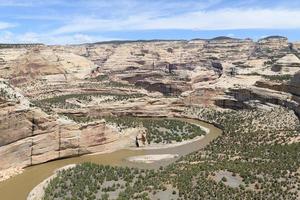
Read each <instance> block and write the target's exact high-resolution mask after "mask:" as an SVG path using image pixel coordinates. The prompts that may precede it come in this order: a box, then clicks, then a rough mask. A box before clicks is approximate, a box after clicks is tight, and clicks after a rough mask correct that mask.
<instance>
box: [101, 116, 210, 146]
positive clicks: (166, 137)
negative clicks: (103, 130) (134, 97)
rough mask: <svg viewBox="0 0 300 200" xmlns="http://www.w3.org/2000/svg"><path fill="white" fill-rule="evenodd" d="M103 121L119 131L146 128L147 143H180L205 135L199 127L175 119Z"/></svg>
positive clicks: (112, 118)
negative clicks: (114, 125)
mask: <svg viewBox="0 0 300 200" xmlns="http://www.w3.org/2000/svg"><path fill="white" fill-rule="evenodd" d="M105 120H106V121H107V122H108V123H113V124H116V125H117V126H118V127H120V128H121V129H124V128H133V127H139V126H142V127H144V128H146V131H147V141H148V142H149V143H152V142H154V143H172V142H181V141H183V140H189V139H193V138H195V137H197V136H201V135H204V134H205V131H203V130H202V129H201V128H200V127H199V126H197V125H195V124H192V123H188V122H185V121H181V120H177V119H152V118H137V117H106V118H105Z"/></svg>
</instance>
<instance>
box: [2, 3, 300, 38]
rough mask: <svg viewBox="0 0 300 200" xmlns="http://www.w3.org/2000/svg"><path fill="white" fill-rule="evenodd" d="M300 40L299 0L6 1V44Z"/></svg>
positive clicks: (3, 6)
mask: <svg viewBox="0 0 300 200" xmlns="http://www.w3.org/2000/svg"><path fill="white" fill-rule="evenodd" d="M220 35H223V36H230V37H238V38H246V37H251V38H253V39H255V40H256V39H259V38H261V37H265V36H269V35H283V36H287V37H289V39H290V40H291V41H300V1H299V0H205V1H204V0H0V43H29V42H30V43H32V42H42V43H46V44H75V43H85V42H95V41H106V40H135V39H192V38H212V37H216V36H220Z"/></svg>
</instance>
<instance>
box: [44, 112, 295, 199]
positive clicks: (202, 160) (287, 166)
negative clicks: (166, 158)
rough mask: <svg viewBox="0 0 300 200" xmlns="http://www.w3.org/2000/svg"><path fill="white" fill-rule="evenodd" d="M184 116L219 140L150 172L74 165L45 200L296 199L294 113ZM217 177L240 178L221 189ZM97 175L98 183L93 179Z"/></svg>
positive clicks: (49, 189)
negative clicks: (205, 124)
mask: <svg viewBox="0 0 300 200" xmlns="http://www.w3.org/2000/svg"><path fill="white" fill-rule="evenodd" d="M186 114H187V115H189V116H193V117H196V116H197V117H198V118H199V119H202V120H206V121H209V122H211V123H215V124H219V125H221V126H222V129H223V131H224V132H223V134H222V136H220V137H219V138H217V139H216V140H214V141H213V142H212V143H211V144H209V145H208V146H207V147H206V148H205V149H203V150H200V151H198V152H195V153H192V154H190V155H187V156H184V157H182V158H180V159H179V160H178V161H177V162H175V163H173V164H171V165H169V166H167V167H165V168H160V169H159V170H155V171H153V170H138V169H130V168H124V167H108V166H98V165H94V164H84V165H79V166H77V167H76V168H74V169H70V170H67V171H64V172H62V173H61V174H60V175H59V176H58V177H57V178H55V179H53V181H52V182H51V184H50V185H49V186H48V187H47V189H46V195H45V199H61V198H62V197H64V196H63V195H62V194H66V197H69V198H71V199H77V198H78V199H91V198H94V197H95V199H105V198H108V199H109V198H115V199H158V198H159V197H157V196H156V197H154V196H151V195H153V194H158V193H160V192H162V191H169V189H170V188H171V191H172V194H174V196H173V197H174V198H175V199H295V200H296V199H299V190H300V184H299V183H300V176H299V175H300V174H299V165H300V163H299V162H300V160H299V157H300V144H299V142H297V140H296V138H297V137H299V130H300V129H299V121H298V119H297V118H296V117H295V116H294V114H293V113H291V112H289V111H288V110H286V109H283V108H274V109H273V110H270V111H264V110H252V111H249V110H248V111H216V110H211V109H204V108H195V107H194V108H189V109H187V110H186ZM99 169H107V170H99ZM108 169H109V170H108ZM220 171H228V172H230V173H231V174H232V175H231V176H239V177H241V179H242V181H241V183H240V184H239V186H238V187H231V186H230V185H229V184H226V183H227V181H229V180H228V179H227V178H226V177H223V178H222V179H221V180H220V181H216V180H215V179H214V178H213V177H214V176H216V174H217V173H218V172H220ZM99 172H100V174H101V173H103V174H101V176H100V175H99V177H101V180H102V181H101V180H100V181H99V180H98V179H97V178H96V177H98V175H97V174H99ZM104 174H105V175H104ZM108 176H113V177H114V178H115V181H121V182H122V183H123V184H125V185H124V187H123V189H122V190H121V189H119V188H118V189H116V188H115V187H113V188H114V189H112V190H117V191H119V192H118V195H117V196H115V197H112V196H110V194H108V193H106V194H105V193H104V194H103V189H102V188H103V187H105V184H104V181H103V180H104V177H108ZM126 176H131V177H132V178H131V179H126V178H124V177H126ZM133 177H134V178H133ZM91 180H92V181H91ZM108 180H111V178H110V179H108ZM124 180H131V181H132V180H133V181H132V182H130V183H124V182H123V181H124ZM94 181H96V182H94ZM125 182H126V181H125ZM77 183H78V184H77ZM116 184H117V183H116ZM97 187H98V188H97ZM88 188H92V189H88ZM120 188H122V186H121V184H120ZM110 189H111V188H110ZM104 191H108V190H104ZM72 192H74V194H76V193H75V192H79V193H81V194H76V195H72ZM100 194H101V195H104V196H100Z"/></svg>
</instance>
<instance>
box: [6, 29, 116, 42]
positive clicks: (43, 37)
mask: <svg viewBox="0 0 300 200" xmlns="http://www.w3.org/2000/svg"><path fill="white" fill-rule="evenodd" d="M108 40H120V38H108V37H102V36H100V35H97V36H90V35H87V34H68V35H51V34H38V33H34V32H27V33H24V34H14V33H12V32H9V31H5V32H2V33H0V43H44V44H82V43H92V42H99V41H108Z"/></svg>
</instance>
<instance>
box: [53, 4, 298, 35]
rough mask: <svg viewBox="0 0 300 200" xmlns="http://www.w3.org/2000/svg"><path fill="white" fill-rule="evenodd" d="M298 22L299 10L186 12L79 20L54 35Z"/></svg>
mask: <svg viewBox="0 0 300 200" xmlns="http://www.w3.org/2000/svg"><path fill="white" fill-rule="evenodd" d="M297 19H300V10H287V9H273V10H271V9H220V10H211V11H198V12H188V13H184V14H179V15H176V16H169V17H156V16H151V15H149V14H141V15H132V16H129V17H127V18H126V19H121V18H118V19H97V18H91V17H82V18H77V19H74V20H73V21H71V22H69V23H67V24H65V25H64V26H61V27H59V28H57V29H56V30H54V31H53V34H66V33H75V32H89V31H95V32H100V31H120V30H161V29H199V30H231V29H254V28H257V29H258V28H259V29H293V28H300V23H299V21H298V20H297Z"/></svg>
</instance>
